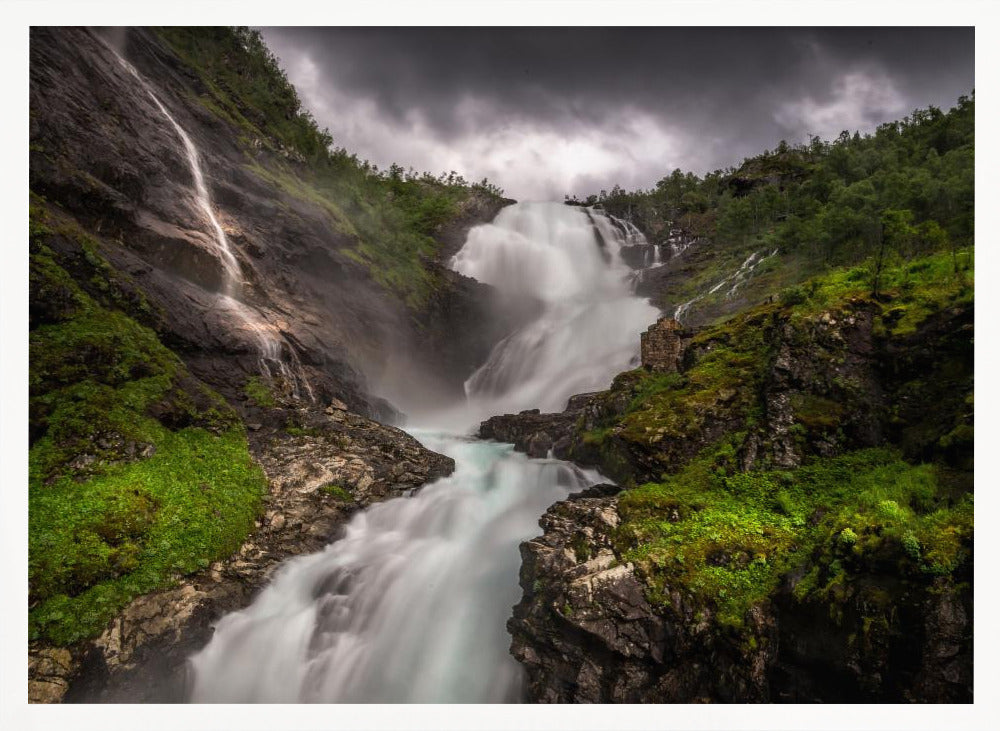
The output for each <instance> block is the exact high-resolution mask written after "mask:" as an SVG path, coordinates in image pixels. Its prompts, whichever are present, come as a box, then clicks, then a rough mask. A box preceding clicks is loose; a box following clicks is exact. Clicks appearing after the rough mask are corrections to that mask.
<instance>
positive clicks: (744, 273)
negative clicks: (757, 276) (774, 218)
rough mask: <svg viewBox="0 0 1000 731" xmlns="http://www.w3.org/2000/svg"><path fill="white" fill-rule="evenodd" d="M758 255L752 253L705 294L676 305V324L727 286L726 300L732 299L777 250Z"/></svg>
mask: <svg viewBox="0 0 1000 731" xmlns="http://www.w3.org/2000/svg"><path fill="white" fill-rule="evenodd" d="M760 253H761V252H759V251H755V252H753V253H752V254H750V256H748V257H747V258H746V259H745V260H744V261H743V263H742V264H740V266H739V268H737V269H736V271H734V272H733V273H732V274H730V275H728V276H726V277H725V278H724V279H722V280H721V281H719V282H718V283H716V284H714V285H713V286H712V287H711V288H709V289H708V290H707V291H705V292H702V293H701V294H699V295H698V296H697V297H694V298H693V299H689V300H688V301H687V302H684V303H682V304H680V305H678V306H677V309H676V310H674V319H675V320H677V321H678V322H683V318H684V317H685V316H686V315H687V313H688V312H689V311H690V309H691V306H692V305H694V304H696V303H698V302H700V301H701V300H703V299H705V298H706V297H709V296H711V295H713V294H715V293H716V292H718V291H719V290H720V289H722V288H723V287H724V286H726V285H727V284H728V285H730V287H729V289H728V290H727V291H726V299H732V298H733V297H734V296H735V295H736V292H737V290H739V288H740V287H741V286H743V285H744V284H746V283H747V281H749V279H750V277H751V276H753V273H754V270H755V269H757V267H758V266H760V265H761V264H762V263H763V262H764V261H766V260H767V259H770V258H771V257H772V256H776V255H777V253H778V250H777V249H775V250H774V251H772V252H771V253H770V254H768V255H767V256H764V257H762V256H761V255H760Z"/></svg>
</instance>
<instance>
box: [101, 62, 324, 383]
mask: <svg viewBox="0 0 1000 731" xmlns="http://www.w3.org/2000/svg"><path fill="white" fill-rule="evenodd" d="M105 46H106V47H107V48H108V50H109V51H111V53H112V54H114V56H115V58H116V59H118V62H119V63H120V64H121V66H122V67H123V68H124V69H125V70H126V71H127V72H128V73H129V74H130V75H131V76H132V77H133V78H135V80H136V81H137V82H138V83H139V85H140V86H141V87H142V88H143V90H144V91H145V92H146V94H148V95H149V98H150V99H152V100H153V103H154V104H155V105H156V108H157V109H158V110H159V111H160V113H161V114H162V115H163V116H164V117H165V118H166V120H167V121H168V122H169V123H170V126H171V127H172V128H173V130H174V132H175V133H176V134H177V136H178V137H179V138H180V140H181V144H182V146H183V148H184V155H185V157H186V158H187V162H188V167H189V168H190V170H191V178H192V180H193V181H194V192H195V203H196V205H197V207H198V210H200V211H201V213H202V214H204V216H205V219H206V220H207V221H208V223H209V228H210V229H211V236H210V238H209V242H210V248H211V251H212V253H213V254H214V255H215V257H216V258H217V259H218V261H219V264H220V265H221V267H222V274H223V276H222V287H221V289H220V291H219V292H217V293H216V296H217V298H218V299H217V303H216V304H217V306H218V307H219V308H220V309H223V310H227V311H229V312H231V313H232V314H233V315H234V316H235V317H236V319H237V320H238V321H239V322H240V323H241V324H242V329H243V330H244V331H245V332H246V333H247V335H248V336H249V339H250V340H251V341H252V342H253V343H254V344H255V345H256V347H257V353H258V363H259V366H260V370H261V373H262V375H264V376H266V377H268V378H270V377H272V376H273V375H274V373H273V372H272V368H273V369H276V370H277V372H278V374H280V375H281V377H282V378H284V379H285V381H287V382H288V383H289V384H290V385H291V387H292V392H293V395H294V396H295V398H301V397H302V393H301V390H300V385H301V387H302V388H303V389H304V390H305V394H306V395H307V396H308V398H309V399H310V400H314V396H313V390H312V386H311V384H310V383H309V379H308V378H307V377H306V375H305V373H304V372H303V370H302V366H301V363H300V362H299V358H298V354H297V353H296V352H295V349H294V348H292V347H291V346H290V345H289V344H288V342H287V341H286V340H285V337H284V336H283V335H282V334H281V332H280V331H278V329H277V328H276V327H274V325H272V324H271V323H270V322H268V321H267V318H265V317H264V316H263V315H262V313H261V312H260V311H258V310H257V309H255V308H253V307H251V306H250V305H248V304H246V303H245V302H244V301H243V300H242V299H241V297H242V295H243V289H244V284H245V282H244V281H243V273H242V270H241V269H240V264H239V261H238V260H237V258H236V255H235V254H234V253H233V250H232V248H231V247H230V245H229V238H228V237H227V236H226V231H225V229H223V228H222V224H221V223H220V222H219V219H218V217H217V216H216V215H215V207H214V206H213V205H212V198H211V195H210V194H209V192H208V186H207V184H206V183H205V174H204V172H203V171H202V168H201V157H200V155H199V154H198V148H197V147H196V146H195V144H194V142H193V141H192V140H191V136H190V135H189V134H188V133H187V132H186V131H185V129H184V128H183V127H182V126H181V125H180V123H179V122H178V121H177V120H176V119H175V118H174V117H173V115H172V114H170V112H169V110H168V109H167V108H166V106H164V104H163V102H162V101H160V98H159V97H158V96H156V94H155V93H154V92H153V90H152V88H151V87H150V85H149V84H148V83H147V82H146V80H145V79H144V78H143V77H142V75H141V74H140V73H139V72H138V70H137V69H136V68H135V66H133V65H132V64H130V63H129V62H128V61H126V60H125V59H124V58H122V57H121V55H119V54H118V52H117V51H115V50H114V49H113V48H111V47H110V46H108V45H107V44H106V43H105Z"/></svg>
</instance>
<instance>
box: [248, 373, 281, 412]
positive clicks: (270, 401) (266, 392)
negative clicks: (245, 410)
mask: <svg viewBox="0 0 1000 731" xmlns="http://www.w3.org/2000/svg"><path fill="white" fill-rule="evenodd" d="M243 395H244V396H246V397H247V400H248V401H250V403H252V404H253V405H254V406H260V407H261V408H265V409H268V408H274V407H275V406H277V405H278V402H277V400H276V399H275V398H274V392H273V391H272V390H271V387H270V386H269V385H268V384H267V382H266V381H265V380H264V379H263V378H261V377H260V376H250V378H248V379H247V381H246V383H244V384H243Z"/></svg>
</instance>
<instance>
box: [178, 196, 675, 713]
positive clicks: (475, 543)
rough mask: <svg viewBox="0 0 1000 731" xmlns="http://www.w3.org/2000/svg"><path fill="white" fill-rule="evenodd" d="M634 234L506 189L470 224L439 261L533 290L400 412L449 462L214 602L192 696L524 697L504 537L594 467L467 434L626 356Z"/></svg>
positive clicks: (650, 317)
mask: <svg viewBox="0 0 1000 731" xmlns="http://www.w3.org/2000/svg"><path fill="white" fill-rule="evenodd" d="M602 219H603V220H602ZM597 221H600V224H599V225H600V229H601V230H600V231H598V229H597V228H595V223H596V222H597ZM634 235H635V234H634V233H633V232H631V231H629V230H628V229H627V228H626V227H620V226H615V225H612V224H611V222H609V221H608V220H607V219H606V218H604V215H603V214H602V213H600V212H596V211H589V212H588V211H582V210H579V209H575V208H572V207H569V206H565V205H563V204H559V203H525V204H517V205H513V206H510V207H508V208H505V209H504V210H503V211H501V212H500V214H499V215H498V216H497V218H496V219H495V220H494V221H493V223H490V224H486V225H483V226H478V227H476V228H474V229H472V231H470V233H469V236H468V239H467V241H466V244H465V246H464V247H463V248H462V249H461V250H460V251H459V252H458V254H457V255H456V256H455V257H454V259H453V261H452V266H453V268H455V269H456V270H457V271H459V272H461V273H463V274H466V275H468V276H472V277H475V278H476V279H479V280H480V281H483V282H487V283H490V284H492V285H494V286H495V287H496V288H497V289H498V290H499V291H500V292H501V294H502V295H504V296H509V297H533V298H535V299H537V300H539V301H540V302H541V303H542V306H541V308H540V314H539V315H538V316H537V318H536V319H535V320H534V321H532V322H530V323H528V324H527V325H526V326H524V327H522V328H521V329H520V330H518V331H517V332H515V333H514V334H512V335H511V336H510V337H508V338H507V339H505V340H504V341H502V342H501V343H499V344H498V345H497V346H496V347H495V348H494V350H493V352H492V353H491V355H490V357H489V359H488V360H487V362H486V363H484V364H483V365H482V367H480V369H479V370H478V371H477V372H476V373H475V374H473V376H472V377H471V378H470V379H469V380H468V382H467V383H466V392H467V400H466V402H465V403H464V404H459V405H454V406H453V407H452V408H449V409H443V410H442V412H441V414H440V415H439V416H438V417H437V418H433V417H426V418H425V423H423V424H420V425H418V426H414V427H409V428H408V431H410V433H411V434H413V435H414V436H415V437H416V438H418V439H419V440H420V441H421V442H422V443H423V444H424V445H425V446H427V447H428V448H430V449H433V450H435V451H438V452H441V453H443V454H447V455H449V456H451V457H452V458H453V459H454V460H455V463H456V470H455V472H454V474H452V475H451V476H450V477H447V478H444V479H441V480H438V481H436V482H434V483H432V484H428V485H426V486H424V487H423V488H421V489H420V490H418V491H417V492H416V493H415V494H414V495H412V496H409V497H402V498H396V499H393V500H390V501H387V502H384V503H381V504H378V505H374V506H372V507H369V508H368V509H366V510H364V511H362V512H359V513H357V514H356V515H355V516H354V517H353V518H352V519H351V520H350V522H349V523H348V525H347V526H346V530H345V532H344V535H343V537H342V538H341V539H340V540H338V541H336V542H334V543H332V544H330V545H329V546H328V547H327V548H326V549H325V550H324V551H322V552H320V553H317V554H313V555H309V556H300V557H297V558H294V559H291V560H290V561H288V562H287V563H286V564H285V565H284V566H283V567H281V568H280V569H279V570H278V572H277V573H276V575H275V577H274V579H273V580H272V582H271V584H270V585H269V586H268V587H267V588H266V589H265V590H264V591H263V592H262V593H261V594H260V596H259V597H258V598H257V599H256V600H255V601H254V602H253V604H251V605H250V606H249V607H247V608H246V609H243V610H241V611H237V612H234V613H232V614H229V615H227V616H225V617H223V618H222V620H220V621H219V623H218V625H217V627H216V631H215V634H214V636H213V638H212V640H211V641H210V642H209V644H208V645H207V646H206V647H205V648H204V649H202V650H201V651H200V652H199V653H197V654H196V655H195V656H194V657H192V659H191V667H192V669H193V682H192V690H191V700H192V701H194V702H231V703H246V702H321V703H322V702H481V703H491V702H516V701H519V700H520V699H521V692H522V691H521V686H522V671H521V668H520V666H519V665H518V664H517V662H516V661H515V660H514V659H513V658H512V657H511V656H510V653H509V646H510V636H509V635H508V634H507V631H506V626H505V625H506V620H507V618H508V617H509V616H510V614H511V608H512V606H513V605H514V604H515V603H517V601H518V600H519V598H520V591H521V590H520V587H519V585H518V571H519V567H520V555H519V551H518V546H519V544H520V543H521V542H522V541H524V540H527V539H529V538H531V537H532V536H534V535H537V534H538V532H539V527H538V519H539V517H540V516H541V515H542V513H543V512H544V511H545V510H546V508H547V507H548V506H549V505H551V504H552V503H554V502H556V501H558V500H560V499H563V498H565V497H566V496H567V495H569V494H570V493H571V492H576V491H579V490H581V489H583V488H585V487H587V486H589V485H593V484H597V483H599V482H601V481H603V478H602V477H601V475H599V474H598V473H597V472H595V471H592V470H583V469H580V468H578V467H576V466H574V465H572V464H570V463H567V462H561V461H559V460H555V459H528V458H527V457H526V456H525V455H523V454H519V453H515V452H514V451H513V449H512V446H511V445H504V444H497V443H495V442H484V441H480V440H477V439H474V438H472V437H470V436H468V434H469V433H471V431H472V430H473V429H474V427H475V426H476V425H478V422H479V421H480V420H481V419H483V418H486V417H488V416H490V415H492V414H494V413H504V412H511V411H516V410H520V409H524V408H540V409H542V410H545V411H558V410H561V409H562V408H564V406H565V404H566V401H567V399H568V398H569V397H570V396H572V395H573V394H576V393H580V392H585V391H592V390H596V389H600V388H605V387H607V386H608V385H610V382H611V379H612V378H613V377H614V375H615V374H617V373H618V372H620V371H622V370H625V369H627V368H629V367H630V366H633V365H634V364H635V363H636V362H637V356H638V345H639V334H640V333H641V332H642V331H643V330H644V329H645V328H646V327H647V326H648V325H649V324H651V323H652V322H654V321H655V320H656V318H657V315H658V311H657V310H656V309H655V308H654V307H652V306H651V305H649V304H648V303H647V302H646V301H645V300H643V299H640V298H637V297H635V296H634V295H633V294H632V292H631V287H630V284H629V274H630V271H629V269H628V267H627V266H626V265H625V264H623V263H622V261H621V258H620V256H619V255H618V247H620V246H621V245H622V244H624V243H625V242H626V240H627V238H628V237H632V236H634ZM602 239H603V242H604V243H603V248H602V245H601V241H602ZM609 249H610V251H609Z"/></svg>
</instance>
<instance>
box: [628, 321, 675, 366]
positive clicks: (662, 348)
mask: <svg viewBox="0 0 1000 731" xmlns="http://www.w3.org/2000/svg"><path fill="white" fill-rule="evenodd" d="M681 331H682V328H681V324H680V323H679V322H677V320H674V319H673V318H669V317H664V318H660V319H659V320H657V321H656V322H655V323H654V324H653V325H650V326H649V329H648V330H646V332H644V333H643V334H642V337H641V339H640V348H639V349H640V353H641V358H642V366H643V368H646V369H647V370H651V371H655V372H657V373H676V372H677V371H678V370H680V366H681V362H682V358H683V356H684V340H683V338H682V336H681Z"/></svg>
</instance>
